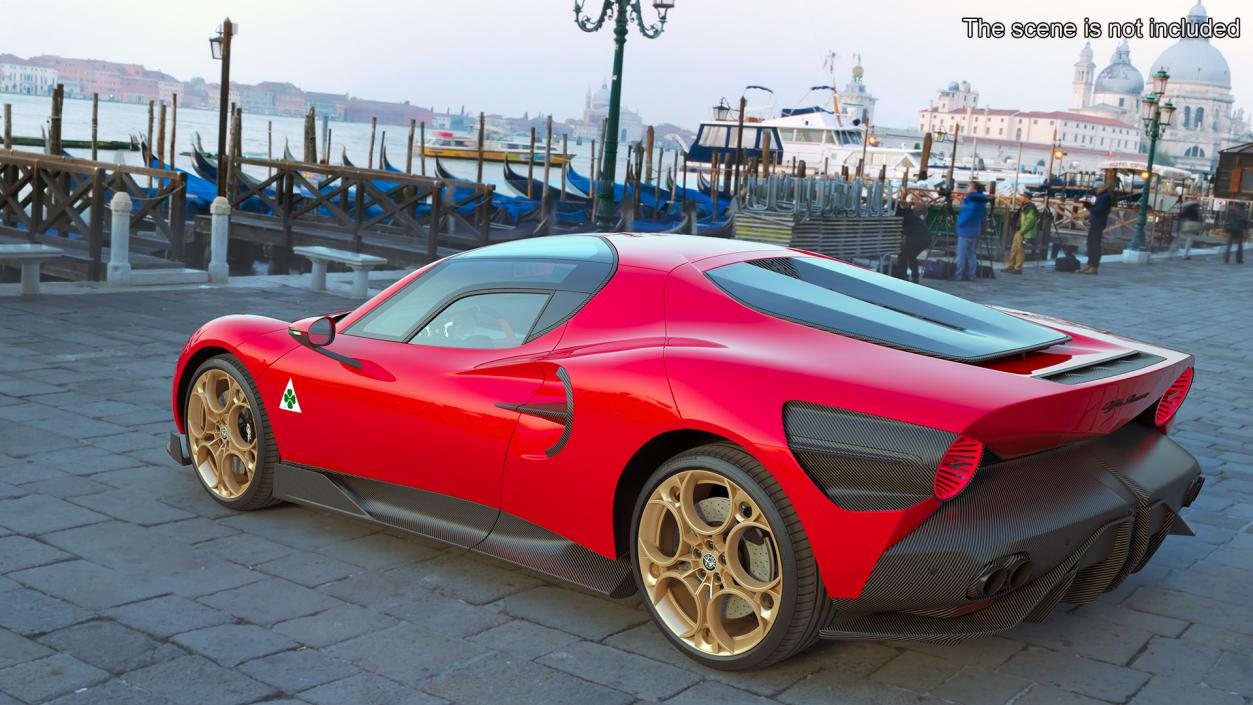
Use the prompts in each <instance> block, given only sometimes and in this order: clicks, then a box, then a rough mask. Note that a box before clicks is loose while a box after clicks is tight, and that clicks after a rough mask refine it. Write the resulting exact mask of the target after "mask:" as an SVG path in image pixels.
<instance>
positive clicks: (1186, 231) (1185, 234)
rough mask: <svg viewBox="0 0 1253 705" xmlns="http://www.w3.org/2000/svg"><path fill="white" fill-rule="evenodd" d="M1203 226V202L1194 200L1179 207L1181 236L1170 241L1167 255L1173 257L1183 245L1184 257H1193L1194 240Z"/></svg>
mask: <svg viewBox="0 0 1253 705" xmlns="http://www.w3.org/2000/svg"><path fill="white" fill-rule="evenodd" d="M1201 227H1202V221H1201V204H1199V203H1197V202H1196V201H1193V202H1191V203H1188V204H1186V205H1184V207H1183V208H1181V209H1179V237H1177V238H1175V241H1174V242H1172V243H1170V252H1168V253H1167V256H1171V257H1173V256H1174V255H1175V254H1176V253H1178V252H1179V246H1180V245H1183V258H1184V259H1192V241H1193V239H1194V238H1196V234H1197V233H1199V232H1201Z"/></svg>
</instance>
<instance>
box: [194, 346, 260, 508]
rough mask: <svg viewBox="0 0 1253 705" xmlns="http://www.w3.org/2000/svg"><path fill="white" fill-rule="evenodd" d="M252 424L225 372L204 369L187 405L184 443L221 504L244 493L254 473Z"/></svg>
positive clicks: (240, 390)
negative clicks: (185, 440) (185, 441)
mask: <svg viewBox="0 0 1253 705" xmlns="http://www.w3.org/2000/svg"><path fill="white" fill-rule="evenodd" d="M256 424H257V422H256V416H255V414H254V413H253V408H252V405H251V404H250V403H249V402H248V395H247V394H245V393H244V390H243V387H241V386H240V385H239V381H238V380H236V379H235V377H234V376H232V375H231V374H229V373H227V372H226V371H225V370H221V369H217V368H209V369H207V370H205V371H204V372H203V373H202V374H201V375H200V376H199V377H198V378H196V382H195V384H194V385H193V386H192V390H191V396H190V397H189V399H188V401H187V443H188V446H189V447H190V450H191V459H192V464H193V465H195V466H196V472H197V473H199V474H200V479H201V481H202V482H204V485H205V487H207V488H208V489H209V491H210V492H212V493H213V494H214V495H216V496H217V497H219V498H221V499H225V500H235V499H238V498H239V497H240V496H241V495H243V494H244V492H246V491H247V490H248V486H249V485H251V484H252V480H253V477H255V475H256V472H257V452H258V451H257V425H256Z"/></svg>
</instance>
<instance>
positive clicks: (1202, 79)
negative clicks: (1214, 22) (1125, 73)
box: [1153, 2, 1231, 91]
mask: <svg viewBox="0 0 1253 705" xmlns="http://www.w3.org/2000/svg"><path fill="white" fill-rule="evenodd" d="M1206 17H1207V14H1206V12H1205V7H1204V6H1203V5H1201V3H1199V2H1198V3H1197V4H1196V6H1194V7H1193V8H1192V9H1191V10H1190V11H1188V21H1189V22H1194V23H1198V24H1199V23H1201V22H1204V21H1205V18H1206ZM1158 69H1166V73H1168V74H1170V82H1171V83H1176V82H1178V83H1208V84H1211V85H1215V86H1220V87H1222V88H1230V87H1231V67H1230V66H1228V65H1227V59H1226V58H1225V57H1224V56H1223V53H1222V52H1221V51H1219V50H1218V49H1217V47H1215V46H1214V45H1213V44H1210V43H1209V40H1208V39H1180V40H1179V41H1178V42H1176V43H1175V44H1174V45H1172V46H1171V47H1170V48H1168V49H1167V50H1166V51H1164V52H1162V55H1161V56H1159V57H1157V61H1154V62H1153V71H1154V73H1156V72H1157V70H1158ZM1168 91H1169V89H1168Z"/></svg>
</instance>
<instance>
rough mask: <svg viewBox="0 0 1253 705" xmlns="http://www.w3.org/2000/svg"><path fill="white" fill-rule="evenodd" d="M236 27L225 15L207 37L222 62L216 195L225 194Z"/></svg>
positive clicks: (214, 56)
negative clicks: (227, 130)
mask: <svg viewBox="0 0 1253 705" xmlns="http://www.w3.org/2000/svg"><path fill="white" fill-rule="evenodd" d="M237 30H238V27H236V26H235V24H234V23H233V22H231V18H229V17H227V18H226V21H224V22H223V23H222V26H221V27H218V33H217V34H216V35H215V36H212V37H210V38H209V51H210V52H211V53H212V54H213V58H214V59H216V60H218V61H221V62H222V97H221V100H220V103H219V105H218V195H219V196H225V195H226V161H225V160H224V159H223V157H224V156H225V154H226V121H227V115H226V111H227V106H229V105H230V102H231V37H233V36H235V34H236V31H237Z"/></svg>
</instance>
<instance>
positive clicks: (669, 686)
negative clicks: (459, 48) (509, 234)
mask: <svg viewBox="0 0 1253 705" xmlns="http://www.w3.org/2000/svg"><path fill="white" fill-rule="evenodd" d="M943 286H944V288H945V289H948V290H952V291H957V292H959V293H962V294H964V295H967V296H969V297H971V298H974V299H976V300H980V301H986V302H994V303H999V304H1005V305H1009V306H1016V307H1021V308H1028V309H1032V310H1036V311H1040V312H1043V313H1048V314H1054V315H1058V316H1062V317H1065V318H1070V319H1073V320H1077V321H1081V322H1086V323H1090V324H1094V325H1097V326H1100V327H1106V328H1109V329H1112V330H1115V331H1117V332H1120V333H1124V334H1127V335H1131V336H1137V337H1142V338H1145V339H1148V340H1152V341H1157V342H1161V343H1163V344H1166V345H1170V346H1173V347H1177V348H1180V349H1184V350H1189V351H1192V352H1194V353H1196V354H1197V357H1198V363H1197V373H1198V374H1197V378H1196V384H1195V386H1194V388H1193V392H1192V396H1191V399H1190V400H1189V401H1188V403H1187V404H1186V405H1185V406H1184V408H1183V411H1182V412H1181V413H1182V421H1181V423H1180V424H1179V425H1178V432H1177V436H1176V437H1177V438H1178V439H1179V440H1181V441H1182V442H1183V443H1184V444H1185V445H1187V446H1188V447H1189V448H1190V449H1191V450H1192V451H1193V452H1194V453H1195V454H1196V455H1197V456H1199V457H1200V458H1201V460H1202V463H1203V465H1204V467H1205V472H1206V474H1207V475H1208V480H1209V482H1208V484H1207V485H1206V488H1205V492H1204V493H1202V495H1201V498H1200V499H1199V500H1198V501H1197V503H1196V504H1195V505H1194V506H1193V507H1192V508H1191V510H1190V511H1188V513H1187V518H1188V520H1189V522H1191V523H1192V525H1193V526H1194V527H1196V529H1197V532H1198V534H1199V535H1198V536H1197V537H1196V538H1192V539H1189V538H1183V537H1171V538H1169V539H1168V540H1167V541H1166V544H1165V546H1164V547H1163V548H1162V550H1161V551H1160V552H1159V553H1158V554H1157V556H1156V558H1155V559H1154V561H1153V563H1152V564H1150V565H1149V566H1148V567H1147V568H1146V569H1145V570H1144V571H1142V572H1140V573H1138V574H1136V575H1134V576H1133V577H1132V578H1131V580H1129V581H1128V582H1127V583H1126V584H1125V585H1124V586H1122V587H1120V588H1119V589H1118V590H1117V591H1116V592H1114V593H1112V594H1109V595H1105V596H1104V597H1103V598H1102V599H1101V600H1100V601H1098V602H1097V603H1096V604H1094V605H1091V606H1087V607H1083V608H1079V609H1072V610H1070V611H1068V612H1067V611H1058V612H1055V613H1054V614H1053V615H1052V616H1051V617H1049V618H1048V619H1047V620H1046V621H1045V622H1044V623H1042V624H1036V625H1025V626H1022V627H1019V628H1017V629H1014V630H1013V631H1011V632H1009V633H1007V634H1004V635H1003V636H999V637H993V638H986V639H980V640H977V641H972V642H967V643H965V644H963V645H961V646H956V647H940V646H932V645H925V644H913V643H876V642H852V643H842V642H841V643H834V642H831V643H821V644H819V645H818V646H817V648H814V649H813V650H812V651H810V652H809V653H807V654H805V655H804V656H802V657H800V658H797V659H794V660H792V661H789V662H786V663H784V664H781V665H778V666H776V667H774V668H771V669H769V670H765V671H762V672H757V673H747V674H727V673H719V672H714V671H709V670H704V669H701V668H698V667H696V666H694V665H692V664H691V663H690V662H688V661H686V660H685V659H684V658H682V657H680V656H679V655H678V654H677V653H676V652H675V651H673V650H672V649H671V648H670V647H669V646H667V644H666V643H665V642H664V641H663V639H662V638H661V636H660V635H659V634H658V633H657V632H656V630H655V628H654V627H653V625H652V624H651V623H649V622H648V619H647V615H646V614H645V612H644V611H643V610H642V608H640V606H639V605H638V602H637V601H635V600H626V601H613V600H608V599H603V598H599V597H593V596H590V595H587V594H584V593H582V592H579V591H577V590H573V589H570V588H567V587H565V586H562V585H559V584H555V583H553V582H551V581H549V580H547V579H545V578H542V577H540V576H538V575H535V574H533V573H529V572H527V571H524V570H520V569H515V568H512V567H509V566H507V565H505V564H502V563H497V562H493V561H491V560H482V559H479V558H476V557H472V556H469V555H467V554H466V552H465V551H462V550H454V549H450V548H447V547H445V546H442V545H439V544H436V543H433V542H430V541H426V540H422V539H418V538H413V537H409V536H404V535H401V534H398V533H393V532H390V531H379V530H377V529H375V528H373V527H371V526H367V525H365V524H362V523H357V522H354V521H350V520H346V519H340V518H337V517H332V516H329V515H326V514H322V513H318V512H315V511H310V510H306V509H302V508H298V507H293V506H282V507H276V508H274V509H270V510H266V511H262V512H254V513H250V514H232V513H230V512H228V511H225V510H223V509H221V508H219V507H218V505H216V504H215V503H213V502H212V501H211V500H210V499H209V497H208V496H207V495H206V494H205V493H204V492H203V491H202V490H201V489H200V487H199V486H198V485H197V481H196V479H195V478H194V477H193V474H192V472H191V471H190V470H186V469H180V468H176V467H175V466H174V465H173V464H172V463H171V462H170V461H169V459H168V458H167V457H166V455H165V452H164V450H163V449H162V441H163V437H162V434H164V433H165V432H166V431H167V430H168V429H169V428H170V421H169V409H168V389H169V381H168V377H169V375H170V373H171V366H172V364H173V362H174V359H175V356H176V354H177V352H178V350H179V349H180V347H181V345H182V344H183V342H184V341H185V340H186V338H187V336H188V334H189V333H191V331H192V330H193V329H194V328H195V327H196V326H197V325H198V324H200V323H201V322H203V321H205V320H207V319H209V318H211V317H213V316H216V315H219V314H223V313H228V312H256V313H265V314H269V315H274V316H278V317H282V318H288V319H292V318H296V317H301V316H304V315H309V314H312V313H316V312H319V311H330V310H336V309H342V308H344V307H345V305H346V300H345V299H342V298H338V297H334V296H329V295H313V294H310V293H308V292H306V291H303V290H300V289H295V288H290V287H277V288H270V289H265V290H250V289H240V288H231V289H209V288H202V289H190V290H183V291H166V292H142V293H98V294H87V295H77V296H44V297H42V298H40V299H38V300H36V301H33V302H22V301H19V300H17V299H14V298H0V705H11V704H12V703H16V702H24V703H43V702H55V703H58V705H60V704H63V703H64V704H68V703H125V704H127V705H136V704H145V703H188V704H191V705H218V704H221V705H233V704H235V703H250V702H258V701H266V702H280V701H282V702H307V703H315V704H318V703H337V704H338V703H359V704H363V705H368V704H370V703H387V704H389V705H392V704H399V703H410V704H412V703H442V702H446V701H447V702H455V703H511V704H512V703H519V704H527V703H538V704H548V703H577V704H580V705H582V704H587V703H594V704H595V705H614V704H616V703H632V702H636V701H659V702H662V701H664V702H667V703H676V704H682V705H688V704H692V703H767V702H781V703H789V704H794V705H802V704H805V703H834V702H841V703H842V702H849V703H939V702H959V703H969V704H970V705H983V704H985V703H986V704H989V705H991V704H1000V703H1017V704H1018V705H1039V704H1040V703H1063V704H1070V705H1080V704H1083V703H1089V704H1090V703H1101V702H1109V703H1124V702H1130V703H1135V704H1136V705H1181V704H1184V703H1198V704H1202V705H1207V704H1213V705H1246V704H1247V703H1249V699H1250V698H1253V601H1251V600H1250V597H1251V596H1253V590H1251V589H1250V585H1251V584H1253V580H1251V579H1253V527H1251V525H1253V470H1251V469H1250V466H1251V465H1253V400H1251V399H1250V396H1249V394H1250V390H1253V371H1251V365H1250V354H1249V350H1250V348H1253V326H1251V325H1250V321H1249V320H1248V317H1249V315H1250V313H1251V312H1253V311H1251V307H1250V305H1249V304H1250V303H1253V267H1239V268H1237V267H1235V266H1223V265H1222V264H1221V263H1219V262H1217V261H1216V259H1215V258H1213V257H1203V258H1197V259H1195V260H1193V261H1191V262H1182V261H1171V262H1164V263H1158V264H1155V265H1153V266H1151V267H1145V268H1133V267H1129V266H1120V265H1113V266H1108V267H1107V268H1106V269H1105V270H1103V271H1102V274H1101V276H1099V277H1084V276H1079V275H1066V274H1057V273H1054V272H1051V271H1044V272H1039V273H1034V272H1030V271H1028V273H1027V274H1026V275H1024V276H1021V277H1008V276H1002V277H1001V279H1000V280H998V281H996V282H983V283H974V284H965V285H959V284H948V283H946V284H944V285H943Z"/></svg>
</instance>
